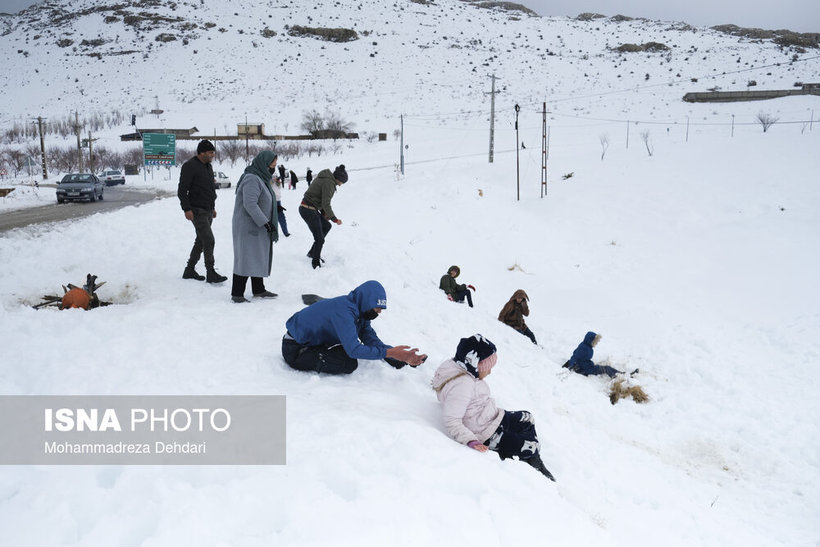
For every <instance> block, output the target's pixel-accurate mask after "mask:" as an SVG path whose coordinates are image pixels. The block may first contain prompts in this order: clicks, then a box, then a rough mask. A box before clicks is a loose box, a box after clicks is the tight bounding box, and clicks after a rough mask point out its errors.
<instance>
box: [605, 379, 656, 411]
mask: <svg viewBox="0 0 820 547" xmlns="http://www.w3.org/2000/svg"><path fill="white" fill-rule="evenodd" d="M628 397H632V400H633V401H635V402H636V403H645V402H647V401H649V395H647V394H646V392H645V391H644V390H643V388H642V387H641V386H630V385H628V384H626V383H625V382H624V380H623V379H619V380H615V381H614V382H612V386H611V388H610V390H609V402H610V403H612V404H613V405H614V404H615V403H617V402H618V401H619V400H621V399H626V398H628Z"/></svg>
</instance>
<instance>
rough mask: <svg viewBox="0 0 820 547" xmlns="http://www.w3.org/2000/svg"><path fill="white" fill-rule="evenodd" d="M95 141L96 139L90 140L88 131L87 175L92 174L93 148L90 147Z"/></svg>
mask: <svg viewBox="0 0 820 547" xmlns="http://www.w3.org/2000/svg"><path fill="white" fill-rule="evenodd" d="M96 140H97V139H92V138H91V131H89V132H88V165H89V167H88V169H89V173H93V172H94V146H93V145H92V143H93V142H94V141H96Z"/></svg>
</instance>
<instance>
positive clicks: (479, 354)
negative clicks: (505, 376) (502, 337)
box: [432, 334, 555, 481]
mask: <svg viewBox="0 0 820 547" xmlns="http://www.w3.org/2000/svg"><path fill="white" fill-rule="evenodd" d="M497 359H498V356H497V354H496V348H495V344H493V343H492V342H490V341H489V340H487V339H486V338H484V337H483V336H481V335H480V334H474V335H473V336H470V337H469V338H462V339H461V341H460V342H459V343H458V348H457V349H456V356H455V357H454V358H452V359H448V360H446V361H444V362H443V363H442V364H441V365H440V366H439V367H438V370H436V373H435V375H434V376H433V382H432V385H433V389H434V390H435V392H436V394H437V396H438V400H439V402H440V403H441V406H442V411H443V414H444V427H445V428H446V429H447V434H448V435H450V436H451V437H452V438H453V439H455V440H456V441H458V442H460V443H462V444H466V445H467V446H469V447H470V448H472V449H474V450H478V451H479V452H486V451H487V450H493V451H495V452H497V453H498V456H499V457H500V458H501V459H502V460H504V459H506V458H512V457H514V456H516V457H518V459H519V460H523V461H525V462H527V463H528V464H529V465H531V466H532V467H534V468H535V469H537V470H538V471H540V472H541V473H542V474H543V475H545V476H546V477H547V478H549V479H550V480H552V481H554V480H555V478H554V477H553V476H552V474H551V473H550V472H549V471H548V470H547V468H546V467H545V466H544V462H542V461H541V456H540V455H539V453H538V449H539V443H538V436H537V434H536V431H535V421H534V420H533V417H532V414H530V413H529V412H527V411H526V410H517V411H509V410H504V409H502V408H498V407H497V406H496V405H495V401H494V400H493V399H492V397H490V387H489V386H488V385H487V383H486V382H485V381H484V378H486V377H487V376H488V375H489V374H490V372H491V371H492V369H493V367H494V366H495V363H496V361H497Z"/></svg>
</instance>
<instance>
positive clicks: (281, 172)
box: [279, 164, 285, 187]
mask: <svg viewBox="0 0 820 547" xmlns="http://www.w3.org/2000/svg"><path fill="white" fill-rule="evenodd" d="M279 181H280V182H281V183H282V186H283V187H284V186H285V165H284V164H282V165H280V166H279Z"/></svg>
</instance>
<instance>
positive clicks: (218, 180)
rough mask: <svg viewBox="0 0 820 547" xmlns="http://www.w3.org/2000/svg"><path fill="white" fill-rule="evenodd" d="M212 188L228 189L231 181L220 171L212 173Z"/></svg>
mask: <svg viewBox="0 0 820 547" xmlns="http://www.w3.org/2000/svg"><path fill="white" fill-rule="evenodd" d="M214 186H216V187H217V188H230V187H231V179H230V178H228V175H226V174H225V173H223V172H222V171H214Z"/></svg>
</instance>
